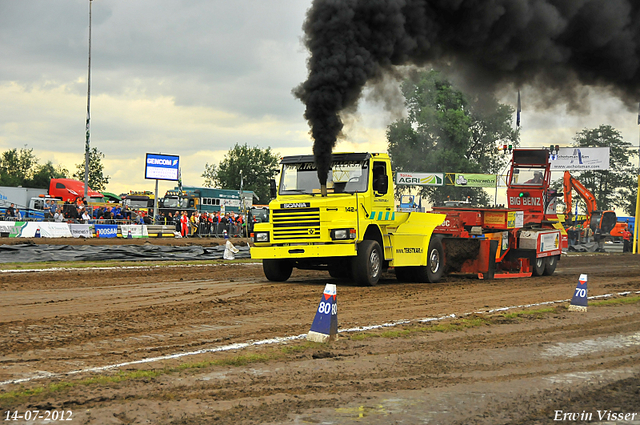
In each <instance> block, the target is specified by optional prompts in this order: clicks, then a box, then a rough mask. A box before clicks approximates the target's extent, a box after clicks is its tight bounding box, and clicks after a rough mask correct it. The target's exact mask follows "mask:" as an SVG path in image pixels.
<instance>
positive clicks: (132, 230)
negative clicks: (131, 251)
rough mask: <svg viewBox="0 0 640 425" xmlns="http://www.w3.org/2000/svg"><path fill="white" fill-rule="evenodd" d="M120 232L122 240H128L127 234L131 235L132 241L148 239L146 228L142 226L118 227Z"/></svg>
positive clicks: (127, 225)
mask: <svg viewBox="0 0 640 425" xmlns="http://www.w3.org/2000/svg"><path fill="white" fill-rule="evenodd" d="M120 232H121V233H122V237H123V238H128V237H129V234H131V238H132V239H135V238H148V237H149V232H148V231H147V226H144V225H142V226H141V225H139V224H135V225H133V224H132V225H129V224H123V225H122V226H120Z"/></svg>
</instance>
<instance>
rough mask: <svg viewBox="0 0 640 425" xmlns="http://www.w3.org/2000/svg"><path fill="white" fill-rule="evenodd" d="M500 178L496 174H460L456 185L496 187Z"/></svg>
mask: <svg viewBox="0 0 640 425" xmlns="http://www.w3.org/2000/svg"><path fill="white" fill-rule="evenodd" d="M497 181H498V178H497V176H496V175H495V174H458V173H456V180H455V186H464V187H496V182H497Z"/></svg>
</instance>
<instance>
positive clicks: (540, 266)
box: [532, 258, 546, 276]
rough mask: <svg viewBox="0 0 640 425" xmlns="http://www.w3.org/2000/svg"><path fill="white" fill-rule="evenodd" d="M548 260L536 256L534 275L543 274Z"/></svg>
mask: <svg viewBox="0 0 640 425" xmlns="http://www.w3.org/2000/svg"><path fill="white" fill-rule="evenodd" d="M545 264H546V261H545V259H544V258H534V259H533V264H532V266H533V275H534V276H542V275H543V273H544V269H545Z"/></svg>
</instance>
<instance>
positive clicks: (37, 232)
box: [33, 227, 41, 238]
mask: <svg viewBox="0 0 640 425" xmlns="http://www.w3.org/2000/svg"><path fill="white" fill-rule="evenodd" d="M40 236H41V235H40V228H39V227H38V228H37V229H36V234H35V235H34V236H33V237H34V238H39V237H40Z"/></svg>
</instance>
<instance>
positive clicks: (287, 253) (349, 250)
mask: <svg viewBox="0 0 640 425" xmlns="http://www.w3.org/2000/svg"><path fill="white" fill-rule="evenodd" d="M355 255H357V251H356V245H355V244H353V243H351V244H327V245H294V246H254V247H252V248H251V258H253V259H256V260H263V259H275V258H281V259H296V258H321V257H350V256H355Z"/></svg>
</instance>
